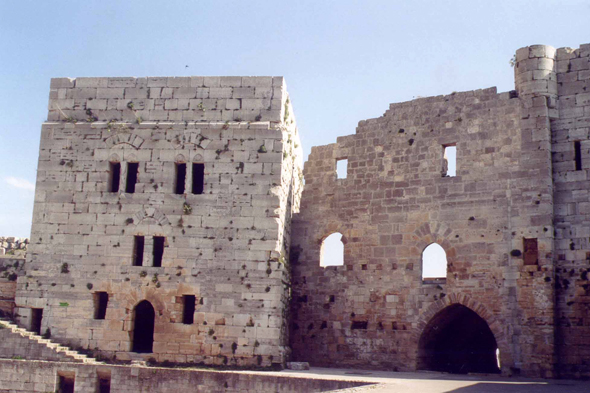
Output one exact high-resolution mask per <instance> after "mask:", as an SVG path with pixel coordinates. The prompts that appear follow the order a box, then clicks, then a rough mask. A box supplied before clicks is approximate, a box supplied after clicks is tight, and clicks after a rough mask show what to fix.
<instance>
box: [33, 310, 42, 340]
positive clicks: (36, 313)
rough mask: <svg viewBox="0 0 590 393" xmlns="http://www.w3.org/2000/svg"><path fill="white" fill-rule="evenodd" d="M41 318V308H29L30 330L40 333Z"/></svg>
mask: <svg viewBox="0 0 590 393" xmlns="http://www.w3.org/2000/svg"><path fill="white" fill-rule="evenodd" d="M42 320H43V309H42V308H33V309H31V331H32V332H34V333H37V334H41V321H42Z"/></svg>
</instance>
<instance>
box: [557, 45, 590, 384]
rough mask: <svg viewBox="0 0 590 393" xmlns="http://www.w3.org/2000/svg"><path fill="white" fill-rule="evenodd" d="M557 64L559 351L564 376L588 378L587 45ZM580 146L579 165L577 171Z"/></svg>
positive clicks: (566, 51)
mask: <svg viewBox="0 0 590 393" xmlns="http://www.w3.org/2000/svg"><path fill="white" fill-rule="evenodd" d="M551 54H552V57H553V58H554V59H555V71H556V82H555V85H556V90H557V94H558V95H559V99H558V101H557V103H556V104H555V106H556V108H558V109H559V117H558V118H555V119H552V120H551V130H552V151H553V178H554V182H555V248H556V251H555V264H556V271H557V273H556V283H555V285H556V288H557V304H556V309H557V315H556V326H557V340H556V344H557V350H558V360H559V368H558V371H559V372H560V374H561V375H562V376H569V377H589V376H590V314H589V312H588V310H589V309H590V278H589V277H588V273H590V240H589V238H590V200H589V187H588V180H589V173H590V171H589V169H590V138H589V134H588V133H589V130H590V44H586V45H581V46H580V47H579V48H578V49H571V48H561V49H558V50H557V51H556V52H555V53H551ZM576 143H579V154H580V157H579V160H580V163H579V166H578V167H577V166H576Z"/></svg>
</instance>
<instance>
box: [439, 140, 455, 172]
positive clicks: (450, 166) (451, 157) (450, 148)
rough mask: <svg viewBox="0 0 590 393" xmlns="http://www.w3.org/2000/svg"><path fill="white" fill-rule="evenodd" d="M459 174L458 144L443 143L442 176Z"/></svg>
mask: <svg viewBox="0 0 590 393" xmlns="http://www.w3.org/2000/svg"><path fill="white" fill-rule="evenodd" d="M455 176H457V146H456V145H443V160H442V177H455Z"/></svg>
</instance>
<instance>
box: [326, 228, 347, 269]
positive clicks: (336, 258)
mask: <svg viewBox="0 0 590 393" xmlns="http://www.w3.org/2000/svg"><path fill="white" fill-rule="evenodd" d="M343 265H344V243H342V234H341V233H338V232H336V233H333V234H331V235H330V236H328V237H327V238H325V239H324V241H323V242H322V246H321V249H320V266H322V267H326V266H343Z"/></svg>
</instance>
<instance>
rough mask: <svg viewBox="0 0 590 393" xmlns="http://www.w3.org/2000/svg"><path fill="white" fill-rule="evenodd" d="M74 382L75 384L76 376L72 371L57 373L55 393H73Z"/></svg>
mask: <svg viewBox="0 0 590 393" xmlns="http://www.w3.org/2000/svg"><path fill="white" fill-rule="evenodd" d="M75 382H76V374H75V373H74V372H73V371H58V372H57V392H58V393H74V385H75Z"/></svg>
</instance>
